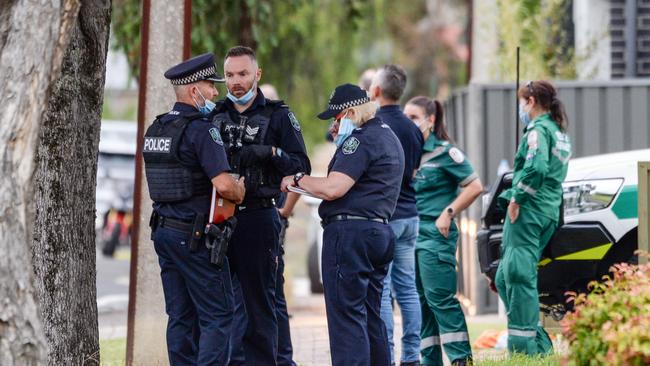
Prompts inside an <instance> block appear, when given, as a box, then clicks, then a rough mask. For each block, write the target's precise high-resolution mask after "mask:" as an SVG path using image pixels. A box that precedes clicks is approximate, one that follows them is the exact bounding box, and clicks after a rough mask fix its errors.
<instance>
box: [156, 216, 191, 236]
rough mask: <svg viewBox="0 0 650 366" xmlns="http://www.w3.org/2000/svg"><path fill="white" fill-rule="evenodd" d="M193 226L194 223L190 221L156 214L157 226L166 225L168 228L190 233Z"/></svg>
mask: <svg viewBox="0 0 650 366" xmlns="http://www.w3.org/2000/svg"><path fill="white" fill-rule="evenodd" d="M193 226H194V225H193V223H192V222H191V221H184V220H178V219H172V218H169V217H165V216H158V227H166V228H168V229H172V230H176V231H181V232H183V233H191V232H192V228H193Z"/></svg>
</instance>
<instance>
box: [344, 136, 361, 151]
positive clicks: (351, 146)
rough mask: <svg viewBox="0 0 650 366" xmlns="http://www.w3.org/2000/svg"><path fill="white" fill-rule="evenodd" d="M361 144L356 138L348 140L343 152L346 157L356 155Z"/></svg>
mask: <svg viewBox="0 0 650 366" xmlns="http://www.w3.org/2000/svg"><path fill="white" fill-rule="evenodd" d="M359 144H360V142H359V140H358V139H357V138H356V137H348V139H347V140H345V142H344V143H343V146H342V147H341V151H342V152H343V154H345V155H350V154H354V153H355V152H356V151H357V148H358V147H359Z"/></svg>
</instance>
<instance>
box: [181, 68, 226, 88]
mask: <svg viewBox="0 0 650 366" xmlns="http://www.w3.org/2000/svg"><path fill="white" fill-rule="evenodd" d="M216 73H217V68H216V67H215V66H214V65H213V66H210V67H208V68H207V69H203V70H199V71H197V72H195V73H193V74H190V75H188V76H186V77H183V78H178V79H171V82H172V85H185V84H192V83H196V82H197V81H201V80H210V79H215V78H214V76H215V74H216ZM212 81H216V80H212Z"/></svg>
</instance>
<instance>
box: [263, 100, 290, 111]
mask: <svg viewBox="0 0 650 366" xmlns="http://www.w3.org/2000/svg"><path fill="white" fill-rule="evenodd" d="M266 104H268V105H270V106H271V107H272V108H273V109H274V110H277V109H280V108H286V109H289V106H288V105H287V104H286V103H285V102H284V100H280V99H278V100H275V99H266Z"/></svg>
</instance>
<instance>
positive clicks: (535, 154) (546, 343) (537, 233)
mask: <svg viewBox="0 0 650 366" xmlns="http://www.w3.org/2000/svg"><path fill="white" fill-rule="evenodd" d="M518 96H519V119H520V120H521V122H522V123H523V125H524V126H525V127H524V136H523V138H522V141H521V144H520V145H519V149H518V150H517V154H516V155H515V171H514V177H513V181H512V188H511V189H509V190H507V191H506V192H504V193H503V194H502V195H501V196H500V197H499V198H500V199H501V202H502V203H503V204H504V207H505V204H508V214H507V216H506V218H505V223H504V228H503V243H502V245H501V262H500V263H499V269H498V270H497V275H496V280H495V281H496V288H497V290H498V292H499V296H500V297H501V299H502V300H503V303H504V304H505V306H506V310H507V315H508V350H509V351H510V352H516V353H524V354H529V355H534V354H546V353H549V352H551V351H552V350H553V344H552V343H551V340H550V339H549V337H548V334H547V333H546V331H544V328H542V327H541V326H540V325H539V324H538V323H539V298H538V292H537V263H538V262H539V259H540V256H541V254H542V251H543V250H544V247H545V246H546V244H547V243H548V241H549V239H550V238H551V236H552V235H553V233H555V229H556V228H557V225H558V221H559V217H560V205H561V204H562V182H563V181H564V178H565V177H566V174H567V166H568V165H567V164H568V162H569V158H570V157H571V142H570V141H569V137H568V136H567V135H566V133H565V131H566V129H567V118H566V113H565V111H564V106H563V104H562V102H561V101H560V100H559V99H557V91H556V90H555V87H554V86H553V85H551V84H550V83H549V82H547V81H530V82H528V83H527V84H526V85H525V86H523V87H522V88H520V89H519V91H518Z"/></svg>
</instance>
